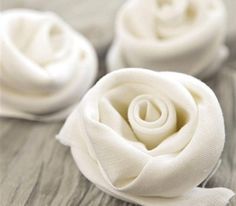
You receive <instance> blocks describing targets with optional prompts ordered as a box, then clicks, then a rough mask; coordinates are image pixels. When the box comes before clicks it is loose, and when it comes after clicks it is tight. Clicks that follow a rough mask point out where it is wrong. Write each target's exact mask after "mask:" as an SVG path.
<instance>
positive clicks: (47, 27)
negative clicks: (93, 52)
mask: <svg viewBox="0 0 236 206" xmlns="http://www.w3.org/2000/svg"><path fill="white" fill-rule="evenodd" d="M11 21H12V23H11V24H9V25H10V26H11V27H10V28H8V32H9V36H10V37H11V42H12V44H13V45H14V46H16V47H17V48H18V49H19V50H20V51H21V52H23V53H24V55H25V56H27V57H28V58H29V59H31V60H32V61H34V62H35V63H37V64H38V65H41V66H45V65H46V64H49V63H51V62H52V61H56V60H59V59H60V58H62V57H63V56H64V55H66V53H67V52H68V48H69V47H68V46H69V45H68V42H67V39H68V38H66V32H65V31H64V28H63V27H62V26H61V25H59V23H58V22H57V21H56V20H55V21H54V22H52V21H48V20H47V19H41V20H37V21H39V22H37V23H35V20H34V19H32V20H29V19H12V20H11ZM35 25H37V27H36V26H35ZM19 32H21V33H23V34H22V35H18V34H19Z"/></svg>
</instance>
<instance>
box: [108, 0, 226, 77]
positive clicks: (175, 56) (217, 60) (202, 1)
mask: <svg viewBox="0 0 236 206" xmlns="http://www.w3.org/2000/svg"><path fill="white" fill-rule="evenodd" d="M115 29H116V32H115V40H114V42H113V45H112V47H111V49H110V51H109V54H108V57H107V66H108V70H109V71H113V70H116V69H119V68H124V67H144V68H149V69H153V70H166V71H178V72H183V73H187V74H191V75H196V76H199V77H201V78H204V77H206V76H208V75H210V74H212V73H213V72H215V70H217V69H219V68H220V65H221V63H222V62H223V61H224V59H225V58H226V57H227V56H228V50H227V48H226V47H225V46H224V40H225V33H226V15H225V8H224V4H223V3H222V1H221V0H145V1H143V0H129V1H127V2H126V3H125V4H124V6H123V7H122V8H121V9H120V11H119V12H118V16H117V20H116V25H115Z"/></svg>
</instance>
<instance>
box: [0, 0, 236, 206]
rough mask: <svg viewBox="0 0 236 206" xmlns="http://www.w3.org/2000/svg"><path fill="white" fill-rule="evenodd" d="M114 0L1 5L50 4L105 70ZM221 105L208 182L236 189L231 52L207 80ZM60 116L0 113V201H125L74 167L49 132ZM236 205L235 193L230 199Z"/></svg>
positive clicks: (31, 205)
mask: <svg viewBox="0 0 236 206" xmlns="http://www.w3.org/2000/svg"><path fill="white" fill-rule="evenodd" d="M121 4H122V1H118V0H112V1H111V0H99V1H96V0H70V1H66V0H58V1H47V0H14V1H8V0H4V1H2V5H1V6H2V8H3V9H4V8H11V7H29V8H36V9H40V10H54V11H56V12H57V13H59V14H60V15H61V16H63V17H64V18H65V20H66V21H68V22H69V23H70V24H71V25H72V26H74V27H75V28H76V29H78V30H79V31H81V32H82V33H84V34H85V35H86V36H87V37H88V38H89V39H90V40H91V41H92V42H93V44H94V45H95V47H96V49H97V51H98V53H99V58H100V60H101V62H102V63H101V65H100V73H101V74H103V73H104V63H103V62H104V61H103V60H104V56H105V52H106V48H107V47H108V45H109V43H110V41H111V38H112V33H113V26H112V24H113V20H114V14H115V11H116V10H117V8H118V7H119V6H120V5H121ZM206 83H207V84H208V85H210V87H211V88H212V89H213V90H214V91H215V93H216V95H217V97H218V98H219V101H220V104H221V106H222V109H223V113H224V117H225V125H226V143H225V149H224V152H223V154H222V160H223V161H222V164H221V166H220V168H219V170H218V171H217V172H216V173H215V175H214V176H213V177H212V178H211V179H210V181H209V182H208V184H207V187H218V186H225V187H228V188H231V189H233V190H234V191H236V61H234V58H231V60H230V61H228V62H227V63H226V65H225V67H224V68H223V69H222V70H221V71H219V72H218V73H217V74H216V75H214V76H213V77H211V78H210V79H208V80H206ZM62 125H63V122H59V123H40V122H30V121H24V120H16V119H7V118H2V119H0V206H59V205H61V206H67V205H68V206H99V205H101V206H106V205H109V206H128V205H130V206H131V205H132V204H129V203H125V202H123V201H120V200H117V199H115V198H113V197H110V196H109V195H106V194H105V193H103V192H102V191H100V190H99V189H97V188H96V187H95V186H94V185H93V184H92V183H90V182H89V181H88V180H87V179H86V178H85V177H84V176H82V175H81V173H80V172H79V170H78V169H77V167H76V165H75V163H74V161H73V159H72V157H71V155H70V151H69V148H67V147H65V146H63V145H61V144H60V143H59V142H58V141H56V139H55V138H54V137H55V135H56V134H57V133H58V132H59V130H60V128H61V126H62ZM231 205H232V206H236V198H234V199H233V200H232V201H231Z"/></svg>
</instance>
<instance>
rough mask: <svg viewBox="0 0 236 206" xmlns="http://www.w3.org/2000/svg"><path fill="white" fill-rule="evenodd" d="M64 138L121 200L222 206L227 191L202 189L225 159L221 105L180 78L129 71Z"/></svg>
mask: <svg viewBox="0 0 236 206" xmlns="http://www.w3.org/2000/svg"><path fill="white" fill-rule="evenodd" d="M57 138H58V139H59V140H60V141H61V142H62V143H63V144H65V145H68V146H70V147H71V151H72V155H73V157H74V159H75V161H76V163H77V165H78V167H79V169H80V170H81V172H82V173H83V174H84V175H85V176H86V177H87V178H88V179H89V180H90V181H92V182H93V183H94V184H96V185H97V187H99V188H100V189H102V190H103V191H105V192H107V193H108V194H111V195H113V196H115V197H117V198H119V199H123V200H127V201H129V202H134V203H138V204H141V205H146V206H157V205H158V206H189V205H194V206H212V205H214V206H223V205H226V203H227V202H228V201H229V199H230V198H231V197H232V196H233V192H232V191H230V190H228V189H226V188H213V189H204V188H199V187H197V185H199V184H200V183H201V182H202V181H204V179H206V178H207V176H208V175H209V174H210V173H211V172H212V170H213V169H214V167H215V165H216V164H217V162H218V160H219V157H220V155H221V152H222V149H223V146H224V139H225V132H224V122H223V116H222V112H221V108H220V106H219V103H218V101H217V99H216V97H215V95H214V93H213V92H212V90H211V89H210V88H209V87H208V86H206V85H205V84H204V83H202V82H201V81H199V80H197V79H195V78H193V77H191V76H188V75H185V74H180V73H174V72H154V71H150V70H145V69H124V70H119V71H115V72H112V73H110V74H108V75H106V76H105V77H103V78H102V79H101V80H100V81H99V82H98V83H97V84H96V85H95V86H94V87H93V88H92V89H90V90H89V91H88V93H87V94H86V95H85V96H84V98H83V99H82V101H81V103H80V104H79V106H78V107H77V108H76V109H75V110H74V112H73V113H72V114H71V115H70V116H69V118H68V119H67V121H66V123H65V125H64V126H63V128H62V130H61V132H60V133H59V135H58V136H57Z"/></svg>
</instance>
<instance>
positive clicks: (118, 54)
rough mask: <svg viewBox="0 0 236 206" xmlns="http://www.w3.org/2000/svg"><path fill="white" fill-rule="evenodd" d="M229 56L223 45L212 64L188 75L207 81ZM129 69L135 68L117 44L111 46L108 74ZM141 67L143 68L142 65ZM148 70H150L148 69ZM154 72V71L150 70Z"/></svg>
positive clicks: (108, 58) (108, 55) (226, 48)
mask: <svg viewBox="0 0 236 206" xmlns="http://www.w3.org/2000/svg"><path fill="white" fill-rule="evenodd" d="M228 56H229V49H228V47H227V46H225V45H222V46H221V47H220V48H219V50H218V51H217V53H216V57H215V58H214V59H213V60H212V63H210V64H209V65H208V66H207V67H205V68H202V69H201V70H199V71H198V72H195V73H187V74H189V75H193V76H195V77H198V78H200V79H205V78H208V77H210V76H211V75H213V74H214V73H216V72H217V71H218V70H220V68H221V66H222V64H223V63H224V62H225V60H226V59H227V58H228ZM127 67H133V66H132V65H128V64H127V63H126V62H125V60H124V58H123V57H122V51H121V48H120V46H119V44H118V43H117V42H114V43H113V44H112V46H111V48H110V49H109V51H108V54H107V57H106V68H107V72H112V71H115V70H117V69H122V68H127ZM140 67H143V66H141V65H140ZM147 69H148V68H147ZM150 70H153V69H150ZM153 71H174V70H173V69H170V70H167V69H161V68H160V70H158V67H157V68H156V70H153ZM175 72H181V73H184V72H182V71H181V70H175Z"/></svg>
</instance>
